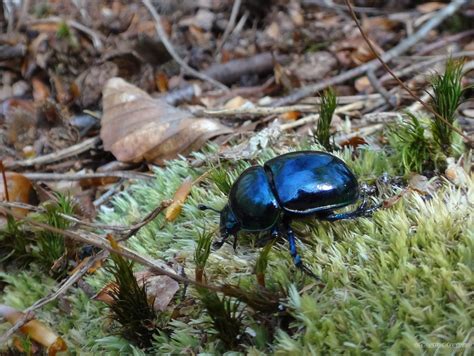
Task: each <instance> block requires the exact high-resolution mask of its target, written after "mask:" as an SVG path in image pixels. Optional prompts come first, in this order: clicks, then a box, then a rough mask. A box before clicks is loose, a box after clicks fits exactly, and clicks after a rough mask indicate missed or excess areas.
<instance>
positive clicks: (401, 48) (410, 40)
mask: <svg viewBox="0 0 474 356" xmlns="http://www.w3.org/2000/svg"><path fill="white" fill-rule="evenodd" d="M466 2H467V0H453V1H452V2H451V3H450V4H449V5H447V6H446V7H444V8H443V9H442V10H440V11H438V12H437V13H436V15H435V16H434V17H433V18H431V19H430V20H429V21H428V22H426V23H425V24H424V25H423V26H422V27H421V28H420V29H419V30H418V31H417V32H415V33H414V34H413V35H412V36H410V37H407V38H406V39H405V40H403V41H402V42H400V43H399V44H398V45H396V46H395V47H393V48H392V49H390V50H389V51H387V52H385V53H384V54H382V56H381V58H382V60H383V61H385V62H390V61H391V60H392V59H393V58H395V57H398V56H400V55H401V54H402V53H405V52H406V51H407V50H408V49H410V48H411V47H412V46H414V45H415V44H416V43H418V42H419V41H420V40H422V39H423V38H424V37H426V35H427V34H428V33H429V32H430V31H431V30H432V29H434V28H436V27H437V26H439V25H440V24H441V23H442V22H443V21H444V20H445V19H446V18H448V17H449V16H451V15H452V14H454V13H455V12H456V11H457V10H458V9H459V8H460V7H461V6H462V5H464V4H465V3H466ZM380 66H381V63H380V62H379V61H378V60H377V59H373V60H371V61H370V62H367V63H365V64H363V65H360V66H358V67H356V68H354V69H351V70H349V71H347V72H344V73H341V74H339V75H337V76H335V77H333V78H330V79H328V80H325V81H323V82H320V83H317V84H313V85H308V86H306V87H304V88H301V89H299V90H296V91H295V92H293V93H291V94H290V95H288V96H286V97H283V98H281V99H279V100H276V101H275V102H273V103H272V106H282V105H288V104H292V103H295V102H297V101H298V100H301V99H303V98H305V97H307V96H310V95H314V94H315V93H317V92H318V91H321V90H323V89H325V88H327V87H330V86H333V85H336V84H340V83H344V82H345V81H347V80H349V79H353V78H355V77H357V76H360V75H362V74H364V73H366V72H367V70H368V69H372V70H376V69H378V68H380Z"/></svg>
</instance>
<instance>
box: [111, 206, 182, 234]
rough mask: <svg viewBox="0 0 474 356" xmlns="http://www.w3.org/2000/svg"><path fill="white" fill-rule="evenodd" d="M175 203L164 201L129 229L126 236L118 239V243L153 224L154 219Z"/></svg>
mask: <svg viewBox="0 0 474 356" xmlns="http://www.w3.org/2000/svg"><path fill="white" fill-rule="evenodd" d="M172 202H173V201H172V200H164V201H162V202H161V204H160V205H158V206H157V207H156V208H155V209H153V211H151V212H150V213H148V214H147V216H145V217H144V218H143V219H142V221H140V222H139V223H137V224H134V225H132V226H130V227H129V228H128V230H130V231H129V232H128V233H127V234H126V235H125V236H123V237H121V238H119V239H117V241H123V240H126V239H128V238H129V237H131V236H133V235H135V234H136V233H137V232H138V231H139V230H140V229H141V228H142V227H143V226H145V225H146V224H148V223H149V222H151V221H152V220H153V219H154V218H156V217H157V216H158V215H159V214H160V213H161V212H162V211H163V210H165V209H166V208H167V207H169V206H170V205H171V203H172Z"/></svg>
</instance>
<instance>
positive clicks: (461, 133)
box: [345, 0, 472, 144]
mask: <svg viewBox="0 0 474 356" xmlns="http://www.w3.org/2000/svg"><path fill="white" fill-rule="evenodd" d="M345 2H346V5H347V7H348V8H349V12H350V14H351V16H352V18H353V19H354V22H355V23H356V25H357V28H358V29H359V31H360V33H361V35H362V37H363V38H364V40H365V42H367V44H368V46H369V47H370V50H371V51H372V53H373V54H374V55H375V57H377V60H378V61H379V62H380V63H381V65H382V66H383V67H384V69H385V70H386V71H387V72H388V73H390V75H391V76H392V77H393V78H394V79H395V80H396V81H397V83H398V84H399V85H400V86H401V87H402V88H403V89H405V90H406V91H407V92H408V93H409V94H410V95H411V96H412V97H413V99H415V100H416V101H418V102H419V103H420V104H421V105H422V106H423V107H424V108H425V109H426V110H428V111H429V112H430V113H432V114H433V115H435V116H436V117H438V118H439V119H440V120H441V121H443V122H444V123H445V124H446V125H447V126H449V127H450V128H451V130H453V131H455V132H457V133H458V134H459V135H461V136H462V137H463V138H464V139H465V140H466V141H467V142H469V143H471V144H472V140H471V139H470V138H469V137H468V136H467V135H465V134H464V133H463V132H462V131H461V130H459V129H458V128H457V127H454V125H452V124H451V123H450V122H448V120H446V118H444V117H443V116H441V115H440V114H438V113H437V112H436V111H435V110H434V109H433V108H432V107H431V106H429V105H428V104H426V103H425V102H424V101H423V100H421V99H420V98H419V97H418V95H416V94H415V93H414V92H413V91H412V90H411V89H410V88H408V87H407V86H406V85H405V83H403V82H402V80H401V79H400V78H398V77H397V76H396V75H395V73H393V71H392V69H391V68H390V67H389V66H388V65H387V63H386V61H385V60H384V59H382V57H381V56H380V55H379V53H378V52H377V50H376V49H375V47H374V46H373V44H372V42H371V41H370V39H369V38H368V36H367V34H366V33H365V31H364V30H363V29H362V27H361V25H360V23H359V20H358V19H357V15H356V14H355V12H354V10H353V9H352V5H351V3H350V0H345ZM465 2H466V0H454V1H453V2H452V3H451V4H449V5H448V6H446V7H445V8H444V9H443V10H445V9H447V8H448V7H450V6H451V7H454V5H453V4H459V6H461V5H462V4H463V3H465ZM443 10H441V11H439V12H438V13H437V14H436V15H434V16H433V18H432V19H431V20H430V21H429V22H431V21H432V20H435V19H436V18H438V17H439V14H440V13H441V12H442V11H443Z"/></svg>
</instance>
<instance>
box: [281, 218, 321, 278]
mask: <svg viewBox="0 0 474 356" xmlns="http://www.w3.org/2000/svg"><path fill="white" fill-rule="evenodd" d="M285 230H286V239H287V240H288V244H289V247H290V254H291V257H293V262H294V264H295V266H296V267H298V268H299V269H300V270H301V271H303V272H304V273H306V274H307V275H309V276H310V277H313V278H314V279H316V280H318V281H320V280H321V279H320V278H319V277H318V276H316V275H315V274H314V273H313V272H311V270H310V269H309V268H308V267H306V266H305V265H304V264H303V261H302V260H301V256H300V255H299V254H298V251H297V250H296V240H295V233H294V232H293V229H292V228H291V227H290V225H289V224H288V223H286V224H285Z"/></svg>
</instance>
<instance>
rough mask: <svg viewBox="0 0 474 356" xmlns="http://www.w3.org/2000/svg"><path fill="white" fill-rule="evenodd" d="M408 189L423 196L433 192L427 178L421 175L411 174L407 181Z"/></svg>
mask: <svg viewBox="0 0 474 356" xmlns="http://www.w3.org/2000/svg"><path fill="white" fill-rule="evenodd" d="M408 187H409V188H410V189H411V190H414V191H416V192H418V193H419V194H423V195H426V194H430V192H431V191H432V190H433V188H432V187H431V185H430V182H429V180H428V177H426V176H423V175H421V174H413V175H412V176H411V177H410V179H409V181H408Z"/></svg>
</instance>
